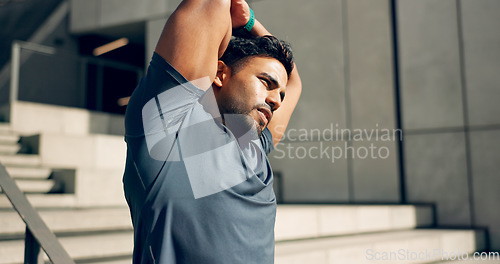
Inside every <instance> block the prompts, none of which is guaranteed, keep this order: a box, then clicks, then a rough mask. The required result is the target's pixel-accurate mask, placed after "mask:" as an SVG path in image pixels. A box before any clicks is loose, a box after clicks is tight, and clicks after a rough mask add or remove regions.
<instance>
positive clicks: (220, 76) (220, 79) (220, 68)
mask: <svg viewBox="0 0 500 264" xmlns="http://www.w3.org/2000/svg"><path fill="white" fill-rule="evenodd" d="M229 74H231V70H230V68H229V67H228V66H227V65H226V64H225V63H224V62H223V61H221V60H219V61H218V62H217V74H216V75H215V79H214V84H215V86H217V87H219V88H221V87H222V83H224V81H225V80H226V78H227V77H228V76H229Z"/></svg>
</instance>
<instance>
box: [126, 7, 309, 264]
mask: <svg viewBox="0 0 500 264" xmlns="http://www.w3.org/2000/svg"><path fill="white" fill-rule="evenodd" d="M233 29H240V30H243V31H247V33H249V34H250V35H251V37H250V38H235V39H233V40H231V41H230V39H231V35H232V31H233ZM301 87H302V85H301V82H300V78H299V75H298V72H297V69H296V67H295V66H294V63H293V61H292V52H291V50H290V48H289V46H288V45H287V44H286V43H284V42H282V41H279V40H278V39H276V38H275V37H272V36H270V33H269V32H268V31H267V30H266V29H265V28H264V27H263V26H262V24H261V23H259V22H258V21H257V20H255V17H254V15H253V12H252V11H251V10H250V9H249V7H248V4H247V3H246V2H245V1H243V0H232V1H231V0H184V1H182V3H181V4H180V5H179V7H178V8H177V9H176V11H175V12H174V13H173V14H172V15H171V16H170V18H169V19H168V21H167V23H166V25H165V28H164V30H163V33H162V34H161V37H160V40H159V41H158V45H157V46H156V50H155V53H154V55H153V58H152V60H151V63H150V66H149V68H148V72H147V75H146V76H145V77H144V78H143V80H142V81H141V83H140V84H139V85H138V87H137V88H136V90H135V91H134V94H133V95H132V97H131V99H130V102H129V105H128V107H127V113H126V116H125V127H126V135H125V140H126V142H127V164H126V168H125V173H124V177H123V182H124V189H125V196H126V198H127V202H128V204H129V206H130V211H131V215H132V222H133V225H134V243H135V247H134V256H133V259H134V263H136V264H138V263H162V264H203V263H207V264H253V263H254V264H269V263H273V262H274V222H275V215H276V200H275V195H274V192H273V189H272V182H273V176H272V171H271V167H270V164H269V161H268V159H267V154H268V153H269V151H270V150H271V149H272V147H273V144H277V143H278V142H279V141H280V139H281V137H282V135H283V133H284V131H285V128H286V126H287V124H288V121H289V119H290V116H291V114H292V112H293V109H294V108H295V105H296V104H297V101H298V99H299V96H300V92H301V89H302V88H301ZM285 95H286V96H285ZM285 98H286V99H285ZM273 142H274V143H273Z"/></svg>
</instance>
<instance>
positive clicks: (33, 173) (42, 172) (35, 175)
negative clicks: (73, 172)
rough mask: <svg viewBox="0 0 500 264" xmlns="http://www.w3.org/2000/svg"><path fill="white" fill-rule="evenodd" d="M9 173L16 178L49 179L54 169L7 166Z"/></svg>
mask: <svg viewBox="0 0 500 264" xmlns="http://www.w3.org/2000/svg"><path fill="white" fill-rule="evenodd" d="M5 169H6V170H7V173H9V175H10V176H11V177H12V178H14V179H19V178H21V179H47V178H49V176H50V173H51V172H52V169H48V168H39V167H15V166H5Z"/></svg>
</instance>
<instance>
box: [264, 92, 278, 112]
mask: <svg viewBox="0 0 500 264" xmlns="http://www.w3.org/2000/svg"><path fill="white" fill-rule="evenodd" d="M266 103H267V104H268V105H269V106H270V107H271V111H273V112H274V111H276V110H277V109H278V108H280V106H281V95H280V91H279V89H274V90H271V91H269V92H268V94H267V98H266Z"/></svg>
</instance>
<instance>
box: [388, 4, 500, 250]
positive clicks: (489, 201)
mask: <svg viewBox="0 0 500 264" xmlns="http://www.w3.org/2000/svg"><path fill="white" fill-rule="evenodd" d="M397 3H398V10H397V11H398V16H397V18H398V27H399V30H398V36H399V38H398V40H399V44H400V45H399V47H400V54H399V55H400V68H399V69H400V73H401V74H400V78H401V94H402V98H401V100H402V113H403V127H404V129H405V135H406V137H405V145H404V148H405V164H406V188H407V199H408V201H409V202H432V203H436V208H437V213H438V214H437V220H438V224H439V225H442V226H486V227H488V229H489V231H490V235H491V241H490V242H491V247H492V248H493V249H498V248H500V226H499V225H498V223H499V222H500V214H498V210H496V209H493V208H496V204H497V203H498V201H500V196H499V195H498V191H497V190H495V187H494V186H498V185H499V184H500V178H499V177H498V170H499V169H500V167H499V165H498V164H499V163H498V161H499V157H500V145H499V144H498V143H499V137H500V126H499V125H500V119H499V115H498V114H499V113H500V112H499V111H500V108H499V104H498V101H499V100H500V89H499V85H500V77H499V74H498V73H499V72H500V48H499V47H500V32H499V31H498V28H499V27H500V18H499V16H498V11H499V10H500V2H498V1H495V0H478V1H476V0H474V1H471V0H461V1H455V0H440V1H433V0H421V1H412V0H403V1H397Z"/></svg>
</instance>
